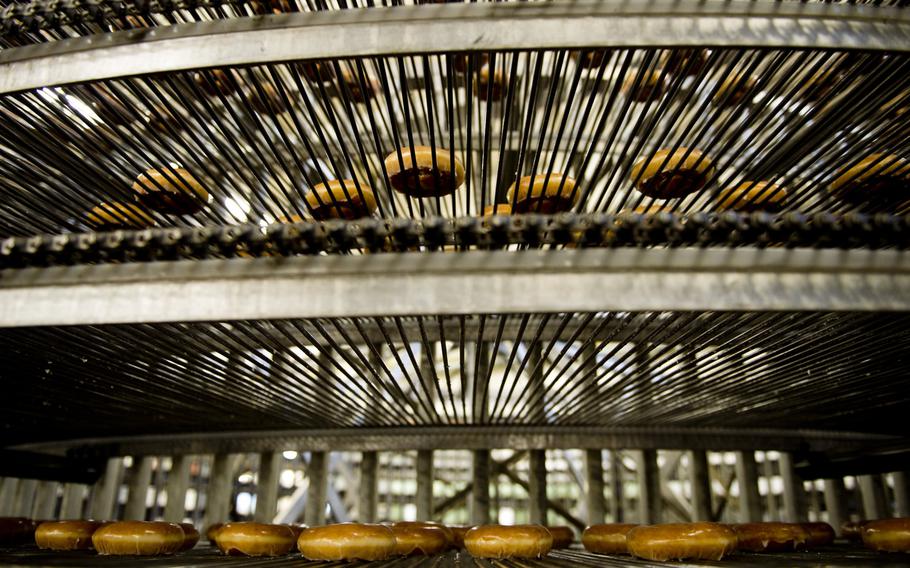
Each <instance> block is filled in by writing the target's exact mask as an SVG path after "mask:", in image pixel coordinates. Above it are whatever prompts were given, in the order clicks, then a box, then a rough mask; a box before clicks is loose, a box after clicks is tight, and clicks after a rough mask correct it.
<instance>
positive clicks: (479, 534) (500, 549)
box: [464, 525, 553, 558]
mask: <svg viewBox="0 0 910 568" xmlns="http://www.w3.org/2000/svg"><path fill="white" fill-rule="evenodd" d="M464 546H465V548H466V549H467V550H468V552H470V553H471V556H474V557H475V558H541V557H543V556H546V555H547V554H549V553H550V549H552V548H553V535H551V534H550V531H548V530H547V529H546V528H544V527H542V526H540V525H515V526H503V525H481V526H479V527H474V528H472V529H471V530H469V531H468V532H467V533H466V534H465V535H464Z"/></svg>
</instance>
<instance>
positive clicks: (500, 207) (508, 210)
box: [483, 203, 512, 217]
mask: <svg viewBox="0 0 910 568" xmlns="http://www.w3.org/2000/svg"><path fill="white" fill-rule="evenodd" d="M511 214H512V206H511V205H509V204H508V203H497V204H496V205H487V206H486V207H484V208H483V216H484V217H492V216H493V215H511Z"/></svg>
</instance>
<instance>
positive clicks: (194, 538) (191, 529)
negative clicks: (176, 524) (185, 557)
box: [180, 523, 199, 552]
mask: <svg viewBox="0 0 910 568" xmlns="http://www.w3.org/2000/svg"><path fill="white" fill-rule="evenodd" d="M180 528H182V529H183V546H181V547H180V552H183V551H185V550H192V549H193V547H194V546H196V543H197V542H199V531H198V530H196V525H194V524H193V523H180Z"/></svg>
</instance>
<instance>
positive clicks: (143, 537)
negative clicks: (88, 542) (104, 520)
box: [92, 521, 185, 556]
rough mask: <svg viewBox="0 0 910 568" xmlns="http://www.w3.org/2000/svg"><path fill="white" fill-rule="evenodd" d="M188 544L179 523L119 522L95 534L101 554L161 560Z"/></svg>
mask: <svg viewBox="0 0 910 568" xmlns="http://www.w3.org/2000/svg"><path fill="white" fill-rule="evenodd" d="M184 542H185V536H184V534H183V529H182V528H180V525H178V524H177V523H163V522H147V521H120V522H116V523H110V524H106V525H104V526H102V527H99V528H98V529H97V530H96V531H95V532H94V533H93V534H92V545H93V546H94V547H95V550H97V551H98V554H111V555H114V556H160V555H165V554H174V553H175V552H177V551H179V550H180V547H182V546H183V543H184Z"/></svg>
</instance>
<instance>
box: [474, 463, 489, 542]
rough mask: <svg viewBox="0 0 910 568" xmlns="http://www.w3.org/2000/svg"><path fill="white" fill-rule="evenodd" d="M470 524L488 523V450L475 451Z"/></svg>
mask: <svg viewBox="0 0 910 568" xmlns="http://www.w3.org/2000/svg"><path fill="white" fill-rule="evenodd" d="M470 513H471V524H472V525H486V524H489V523H490V450H476V451H475V452H474V464H473V487H472V489H471V508H470Z"/></svg>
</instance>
